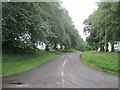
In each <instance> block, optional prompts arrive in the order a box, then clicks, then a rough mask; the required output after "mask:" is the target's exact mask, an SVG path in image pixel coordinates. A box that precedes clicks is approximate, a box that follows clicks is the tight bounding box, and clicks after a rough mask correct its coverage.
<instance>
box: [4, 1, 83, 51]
mask: <svg viewBox="0 0 120 90" xmlns="http://www.w3.org/2000/svg"><path fill="white" fill-rule="evenodd" d="M2 31H3V32H2V36H3V37H2V46H3V50H7V51H9V50H10V51H18V52H20V51H22V52H30V51H32V52H35V51H38V49H37V45H39V44H40V43H41V42H42V43H45V45H46V50H47V51H49V50H50V49H51V48H52V49H57V45H60V46H61V49H63V46H64V47H65V49H70V48H73V49H80V48H81V47H82V46H81V45H83V44H82V43H83V40H82V38H81V37H80V35H79V32H78V31H77V30H76V29H75V27H74V25H73V23H72V20H71V18H70V16H69V14H68V12H67V11H66V10H65V9H64V8H63V7H61V6H60V4H59V3H56V2H54V3H51V2H48V3H47V2H41V3H40V2H19V3H17V2H3V4H2Z"/></svg>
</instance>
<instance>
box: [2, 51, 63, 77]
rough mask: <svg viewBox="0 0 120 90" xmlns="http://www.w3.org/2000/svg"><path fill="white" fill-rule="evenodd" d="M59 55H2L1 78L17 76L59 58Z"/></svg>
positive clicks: (44, 53)
mask: <svg viewBox="0 0 120 90" xmlns="http://www.w3.org/2000/svg"><path fill="white" fill-rule="evenodd" d="M62 54H63V53H61V54H55V53H48V52H47V53H46V52H42V53H38V54H34V55H31V54H25V55H14V54H10V55H7V54H3V56H2V76H7V75H11V74H18V73H21V72H25V71H28V70H31V69H33V68H35V67H37V66H39V65H41V64H43V63H46V62H47V61H49V60H52V59H55V58H57V57H59V56H60V55H62Z"/></svg>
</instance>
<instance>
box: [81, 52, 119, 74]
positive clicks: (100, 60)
mask: <svg viewBox="0 0 120 90" xmlns="http://www.w3.org/2000/svg"><path fill="white" fill-rule="evenodd" d="M83 62H84V63H86V64H88V65H90V66H91V67H94V68H96V69H99V70H102V71H104V72H110V73H113V74H118V53H115V52H114V53H113V52H112V53H107V52H106V53H105V52H98V51H87V52H84V53H83ZM119 69H120V68H119Z"/></svg>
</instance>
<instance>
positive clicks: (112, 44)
mask: <svg viewBox="0 0 120 90" xmlns="http://www.w3.org/2000/svg"><path fill="white" fill-rule="evenodd" d="M111 52H114V43H113V42H111Z"/></svg>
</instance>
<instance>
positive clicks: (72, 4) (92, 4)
mask: <svg viewBox="0 0 120 90" xmlns="http://www.w3.org/2000/svg"><path fill="white" fill-rule="evenodd" d="M97 1H98V0H62V2H63V3H62V4H61V6H62V7H65V9H66V10H68V12H69V15H70V17H71V18H72V21H73V22H74V25H75V27H76V29H78V31H79V33H80V35H81V37H82V38H83V39H84V40H85V35H84V34H83V27H84V25H83V21H84V20H85V19H86V18H87V17H88V16H89V15H90V14H92V12H94V10H95V9H96V8H97V5H96V2H97Z"/></svg>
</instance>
